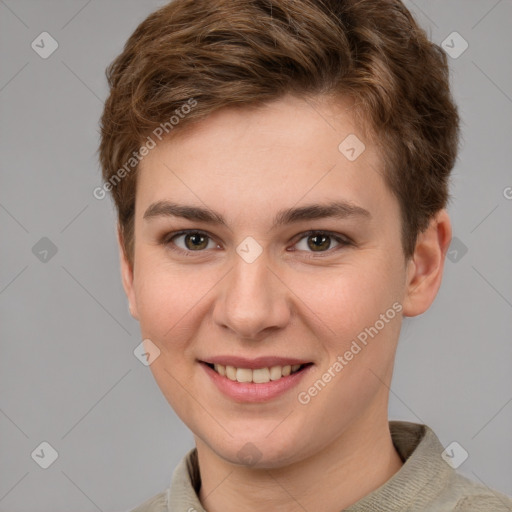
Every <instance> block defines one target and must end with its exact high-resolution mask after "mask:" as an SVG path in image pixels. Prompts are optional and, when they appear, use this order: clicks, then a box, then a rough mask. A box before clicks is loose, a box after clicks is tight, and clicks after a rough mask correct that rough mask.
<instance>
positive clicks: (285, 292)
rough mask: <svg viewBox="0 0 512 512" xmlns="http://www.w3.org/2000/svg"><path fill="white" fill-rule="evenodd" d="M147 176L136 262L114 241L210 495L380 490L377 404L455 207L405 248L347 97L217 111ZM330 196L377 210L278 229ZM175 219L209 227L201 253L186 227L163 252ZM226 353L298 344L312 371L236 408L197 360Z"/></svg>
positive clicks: (325, 501) (165, 149) (276, 502)
mask: <svg viewBox="0 0 512 512" xmlns="http://www.w3.org/2000/svg"><path fill="white" fill-rule="evenodd" d="M335 114H336V115H335ZM348 134H357V135H358V136H359V138H360V139H361V140H363V141H364V143H365V145H366V149H365V151H364V152H363V153H362V154H361V155H360V156H359V157H358V158H357V159H356V160H355V161H353V162H351V161H349V160H348V159H347V158H346V157H345V156H344V155H343V154H342V153H341V152H340V151H339V150H338V145H339V144H340V142H341V141H343V140H344V139H345V137H347V135H348ZM185 135H186V136H185ZM139 173H140V174H139V176H138V184H137V193H136V209H135V249H134V266H133V267H131V266H130V264H129V263H128V260H127V258H126V257H125V254H124V252H123V250H122V249H120V254H121V271H122V279H123V286H124V288H125V291H126V294H127V297H128V299H129V304H130V311H131V313H132V315H133V316H134V317H135V318H136V319H138V320H139V322H140V326H141V333H142V336H143V338H145V339H146V338H148V339H150V340H151V341H152V342H153V343H154V344H155V345H156V346H157V347H158V348H159V350H160V356H159V357H158V358H157V359H155V361H154V362H153V363H152V364H151V365H150V368H151V371H152V373H153V375H154V378H155V380H156V382H157V384H158V386H159V387H160V389H161V390H162V393H163V394H164V396H165V397H166V399H167V400H168V402H169V404H170V405H171V406H172V407H173V409H174V410H175V411H176V413H177V414H178V416H179V417H180V418H181V419H182V420H183V422H184V423H185V424H186V425H187V426H188V427H189V428H190V430H191V431H192V432H193V434H194V438H195V441H196V446H197V450H198V457H199V465H200V472H201V479H202V486H201V490H200V495H199V496H200V500H201V502H202V504H203V506H204V507H205V508H206V509H207V510H208V511H209V512H220V511H223V512H231V511H235V510H236V511H238V510H247V511H268V510H278V509H279V510H284V511H299V510H300V511H303V510H308V511H313V510H314V511H315V512H331V511H332V512H334V511H339V510H341V509H344V508H346V507H348V506H349V505H351V504H353V503H355V502H356V501H357V500H359V499H360V498H362V497H363V496H365V495H366V494H368V493H370V492H371V491H373V490H374V489H376V488H377V487H379V486H381V485H382V484H383V483H384V482H386V481H387V480H388V479H389V478H391V477H392V476H393V475H394V474H395V473H396V472H397V471H398V470H399V469H400V467H401V466H402V461H401V459H400V457H399V456H398V454H397V452H396V451H395V448H394V446H393V444H392V441H391V436H390V432H389V426H388V415H387V412H388V399H389V389H388V388H389V386H390V383H391V377H392V371H393V363H394V357H395V351H396V346H397V342H398V337H399V333H400V327H401V323H402V320H403V316H415V315H419V314H421V313H423V312H424V311H426V310H427V309H428V308H429V306H430V304H431V303H432V301H433V300H434V298H435V296H436V294H437V291H438V289H439V286H440V284H441V279H442V273H443V265H444V260H445V255H446V252H447V249H448V246H449V243H450V240H451V226H450V220H449V217H448V214H447V212H446V211H445V210H441V211H440V212H439V213H438V214H437V216H436V217H435V218H434V219H432V221H431V223H430V226H429V228H428V229H427V230H426V231H425V232H424V233H422V234H421V235H420V237H419V239H418V242H417V245H416V250H415V253H414V256H413V257H412V258H411V259H409V260H408V261H405V259H404V255H403V252H402V246H401V241H400V226H401V220H400V212H399V205H398V202H397V200H396V199H395V197H394V196H393V195H392V194H391V192H390V191H389V190H388V188H387V187H386V185H385V183H384V181H383V178H382V161H381V157H380V155H379V153H378V150H377V147H376V146H375V145H374V144H373V143H372V142H371V140H370V139H369V138H368V137H366V136H364V135H363V131H362V130H361V129H360V128H359V127H358V126H357V124H356V123H355V121H354V118H353V116H352V114H351V104H350V102H349V101H348V100H347V99H338V101H337V103H336V104H334V103H333V101H332V99H328V98H326V97H320V96H317V97H315V98H312V99H310V100H308V101H305V100H304V99H300V98H297V97H294V96H286V97H284V98H282V99H280V100H278V101H276V102H273V103H270V104H267V105H266V106H264V107H262V108H259V109H249V108H246V107H244V108H242V109H238V110H237V109H232V108H225V109H222V110H219V111H217V112H215V113H214V114H212V115H211V116H209V117H208V118H207V119H206V120H204V121H201V122H200V123H199V124H197V125H195V126H193V127H192V128H190V127H187V129H186V130H184V131H183V132H179V131H177V132H176V133H175V135H173V137H172V138H170V139H168V140H164V141H163V142H162V143H160V144H159V145H158V146H157V147H156V148H155V149H153V150H152V151H151V152H150V153H149V155H148V156H146V157H145V158H144V160H143V161H142V162H141V164H140V169H139ZM338 199H344V200H346V201H350V202H351V203H353V204H356V205H358V206H361V207H363V208H365V209H366V210H368V211H369V212H370V214H371V218H370V219H365V218H363V217H357V218H356V217H354V218H346V219H336V218H324V219H314V220H302V221H299V222H296V223H292V224H287V225H283V226H279V227H277V228H275V229H271V227H272V220H273V218H274V215H275V214H276V212H277V211H278V210H280V209H283V208H288V207H294V206H295V207H296V206H304V205H306V204H315V203H318V204H323V203H327V202H329V201H331V200H338ZM160 200H169V201H173V202H176V203H179V204H183V205H193V206H202V207H205V206H206V207H207V208H208V209H210V210H213V211H215V212H218V213H220V214H221V215H222V216H223V217H224V218H225V219H226V222H227V227H225V226H216V225H210V224H207V223H205V222H197V221H190V220H186V219H181V218H177V217H166V216H160V217H154V218H151V219H144V218H143V215H144V212H145V211H146V209H147V208H148V207H149V205H150V204H152V203H154V202H156V201H160ZM181 229H192V230H193V229H198V230H202V231H206V232H207V234H208V235H209V236H210V237H211V238H207V239H206V242H205V244H204V245H203V247H205V248H202V249H201V251H202V252H198V250H197V249H196V250H193V247H194V244H193V243H191V242H190V240H189V241H188V244H187V245H185V244H186V243H187V240H186V239H185V237H184V236H181V237H178V238H175V239H174V243H175V246H176V247H178V248H181V249H182V250H183V251H184V252H183V253H178V252H175V251H172V250H171V249H170V248H169V247H170V246H172V242H171V241H170V237H168V238H167V246H166V245H165V244H162V243H160V241H161V239H162V238H164V237H165V235H166V234H171V236H172V233H173V232H176V231H179V230H181ZM307 230H326V231H332V232H334V233H337V234H339V235H341V236H345V237H349V238H350V239H351V240H352V241H353V242H354V244H353V245H348V246H342V245H339V244H338V243H337V242H336V241H335V240H334V239H332V238H331V239H330V240H331V245H330V246H328V245H327V247H326V246H325V245H324V246H322V248H321V249H320V250H317V251H315V248H314V244H311V237H312V236H313V237H314V235H309V238H308V235H306V236H304V235H302V233H304V232H305V231H307ZM247 236H251V237H253V238H254V239H255V240H256V241H257V242H258V243H259V244H260V246H261V248H262V251H263V252H262V253H261V255H260V256H259V257H258V258H257V259H256V260H255V261H254V262H252V263H247V262H246V261H244V259H242V258H241V257H240V256H239V255H238V254H237V252H236V248H237V246H238V245H239V244H240V243H241V242H242V241H243V240H244V239H245V238H246V237H247ZM308 240H309V242H310V245H308ZM119 244H120V248H121V247H122V239H121V235H119ZM311 245H313V248H311ZM294 249H295V250H294ZM185 253H186V254H185ZM307 256H313V258H310V259H308V258H307ZM395 302H398V303H400V304H401V305H402V308H403V309H402V311H401V313H400V314H397V315H396V316H395V318H394V319H393V320H390V321H389V322H387V323H386V324H385V327H384V328H382V329H381V330H380V331H379V333H378V335H377V336H375V337H374V338H373V339H370V340H369V342H368V344H367V346H365V347H364V348H363V349H362V350H361V352H359V353H358V354H357V356H355V357H354V358H353V359H352V360H351V361H350V362H348V364H347V365H346V366H345V367H344V368H343V370H342V371H341V372H339V373H338V374H336V376H335V377H334V378H332V380H331V381H330V382H329V383H328V384H327V385H326V386H325V387H324V388H323V389H322V390H321V392H319V393H318V394H317V395H316V396H315V397H314V398H312V399H311V401H310V402H309V403H308V404H306V405H303V404H301V403H299V402H298V400H297V393H298V392H299V391H305V390H306V391H307V389H308V388H309V387H310V386H312V385H313V383H314V382H315V381H317V380H318V379H319V378H320V377H321V376H322V374H323V373H325V372H326V371H327V369H328V368H329V367H332V365H333V363H334V362H335V361H336V359H337V357H338V356H339V355H343V354H344V353H345V352H346V351H347V350H348V349H349V347H350V344H351V342H352V340H354V339H355V338H356V336H357V335H358V334H359V333H360V332H361V331H363V330H364V328H365V327H368V326H373V325H374V324H375V322H376V321H377V320H378V319H379V318H380V315H381V314H383V313H385V312H386V311H387V310H389V308H391V306H392V304H393V303H395ZM220 354H223V355H224V354H231V355H238V356H245V357H248V358H254V357H258V356H263V355H265V356H268V355H275V356H288V357H298V358H301V359H303V360H307V361H311V362H313V363H314V366H313V368H312V369H311V371H310V373H309V374H308V375H307V378H306V377H305V378H304V379H303V380H302V382H301V383H300V384H299V386H298V388H297V389H292V390H290V391H287V392H286V393H285V394H283V395H281V396H279V397H277V398H275V399H272V400H269V401H267V402H264V403H257V404H254V403H240V402H236V401H234V400H232V399H230V398H228V397H226V396H225V395H223V394H222V393H221V392H220V391H219V390H218V389H217V388H216V387H215V386H214V385H213V384H212V383H211V381H210V379H209V378H208V376H207V375H206V373H205V371H204V369H203V368H202V367H201V365H200V364H199V363H198V359H199V360H204V359H207V358H208V356H214V355H220ZM249 442H250V443H252V444H253V445H255V446H256V447H257V449H258V451H259V454H260V458H259V459H258V460H257V462H256V463H255V464H252V465H247V464H245V465H244V464H243V463H242V462H241V460H240V459H239V457H238V455H237V454H238V452H239V450H241V449H242V448H243V447H244V446H245V445H246V443H249Z"/></svg>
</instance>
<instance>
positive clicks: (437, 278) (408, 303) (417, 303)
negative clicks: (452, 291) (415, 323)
mask: <svg viewBox="0 0 512 512" xmlns="http://www.w3.org/2000/svg"><path fill="white" fill-rule="evenodd" d="M451 238H452V229H451V223H450V218H449V216H448V213H447V211H446V210H444V209H443V210H440V211H439V212H438V213H437V214H436V215H435V217H434V218H433V219H432V220H431V221H430V224H429V226H428V228H427V229H426V230H425V231H424V232H422V233H420V234H419V235H418V240H417V242H416V248H415V251H414V255H413V256H412V259H411V260H410V261H409V263H408V267H407V282H406V290H405V297H404V300H403V306H404V310H403V314H404V316H417V315H421V314H422V313H424V312H425V311H426V310H427V309H428V308H429V307H430V306H431V304H432V302H433V301H434V299H435V297H436V295H437V292H438V290H439V287H440V286H441V280H442V277H443V268H444V262H445V257H446V253H447V251H448V247H449V245H450V242H451Z"/></svg>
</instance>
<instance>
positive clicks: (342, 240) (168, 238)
mask: <svg viewBox="0 0 512 512" xmlns="http://www.w3.org/2000/svg"><path fill="white" fill-rule="evenodd" d="M190 234H196V235H202V236H205V237H208V238H209V239H210V240H213V237H212V236H211V235H210V234H208V233H207V232H206V231H201V230H197V229H184V230H181V231H176V232H172V233H167V234H166V235H164V236H163V237H162V239H161V241H160V243H161V244H162V245H164V246H166V247H167V248H168V249H169V250H171V251H175V252H178V253H180V254H185V255H187V256H189V255H190V254H193V253H195V252H197V253H202V252H205V249H203V250H199V251H190V250H184V249H181V248H180V247H176V245H175V244H174V243H173V239H175V238H177V237H179V236H181V235H190ZM300 235H301V236H300V238H298V239H297V241H296V242H295V243H294V245H296V244H297V243H299V242H300V241H301V240H302V239H304V238H308V237H309V236H312V235H323V236H328V237H329V238H332V239H334V240H335V241H336V242H338V243H339V244H340V245H339V246H338V247H335V248H333V249H328V250H326V251H319V252H317V253H315V252H314V251H306V252H310V253H311V254H310V255H304V257H305V258H322V257H324V255H329V256H330V255H331V254H332V253H333V252H335V251H337V250H340V249H342V248H343V247H349V246H354V245H355V244H354V242H353V241H352V240H350V239H349V238H347V237H342V236H340V235H338V234H336V233H333V232H331V231H324V230H321V229H320V230H319V229H316V230H315V229H311V230H309V231H305V232H303V233H300Z"/></svg>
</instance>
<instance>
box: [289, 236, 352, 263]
mask: <svg viewBox="0 0 512 512" xmlns="http://www.w3.org/2000/svg"><path fill="white" fill-rule="evenodd" d="M333 240H334V241H335V242H336V244H337V246H335V247H334V250H337V248H338V249H339V248H341V247H344V246H348V245H353V244H352V242H351V241H350V240H348V239H347V238H344V237H342V236H340V235H338V234H335V233H331V232H329V231H307V232H306V233H302V237H301V238H300V239H299V242H297V243H296V244H295V247H297V248H298V250H302V251H306V252H314V253H315V252H316V253H326V252H329V253H331V252H333V251H331V250H330V249H331V246H332V241H333ZM308 257H310V256H308Z"/></svg>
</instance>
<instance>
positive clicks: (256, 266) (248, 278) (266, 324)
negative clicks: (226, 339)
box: [213, 251, 291, 340]
mask: <svg viewBox="0 0 512 512" xmlns="http://www.w3.org/2000/svg"><path fill="white" fill-rule="evenodd" d="M290 304H291V302H290V292H289V290H288V288H287V287H286V285H285V284H283V280H282V278H280V277H279V276H278V272H276V270H274V269H272V268H271V267H270V265H269V260H268V258H267V256H266V253H265V251H263V253H262V254H261V255H260V256H259V257H258V258H257V259H256V260H255V261H253V262H252V263H248V262H247V261H244V259H243V258H241V257H239V256H238V255H236V256H235V258H234V266H233V268H232V270H231V271H230V272H229V273H228V274H227V276H226V278H225V279H223V280H222V287H221V290H220V291H219V295H218V296H217V300H216V303H215V307H214V312H213V319H214V321H215V323H216V324H217V325H219V326H220V327H221V328H223V329H229V330H230V331H231V332H232V333H234V334H235V335H236V337H237V338H243V339H246V340H260V339H263V338H265V337H267V336H268V335H269V334H270V333H272V332H274V331H276V330H279V329H282V328H284V327H285V326H286V325H287V324H288V322H289V321H290V316H291V313H290Z"/></svg>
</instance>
